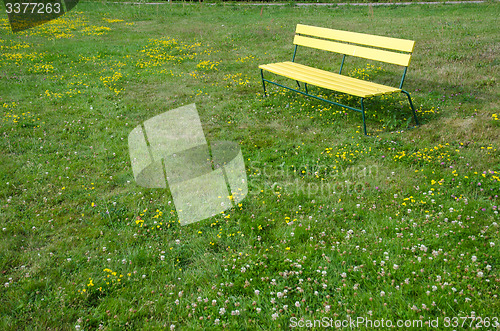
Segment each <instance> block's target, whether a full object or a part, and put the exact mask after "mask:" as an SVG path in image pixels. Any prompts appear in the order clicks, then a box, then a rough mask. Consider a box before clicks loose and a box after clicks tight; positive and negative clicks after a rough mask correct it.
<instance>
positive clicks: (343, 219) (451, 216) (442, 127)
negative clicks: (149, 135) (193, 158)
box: [0, 2, 500, 330]
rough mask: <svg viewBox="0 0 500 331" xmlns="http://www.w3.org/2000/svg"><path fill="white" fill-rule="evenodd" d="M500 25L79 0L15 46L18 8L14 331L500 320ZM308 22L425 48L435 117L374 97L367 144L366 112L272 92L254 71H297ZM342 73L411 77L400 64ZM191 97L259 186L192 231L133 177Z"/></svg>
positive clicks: (1, 45) (5, 315)
mask: <svg viewBox="0 0 500 331" xmlns="http://www.w3.org/2000/svg"><path fill="white" fill-rule="evenodd" d="M499 14H500V4H499V3H498V2H486V3H483V4H460V5H445V4H436V5H410V6H395V5H394V6H385V7H353V6H340V7H337V6H307V7H296V6H293V5H291V4H287V5H284V6H250V5H235V4H223V3H218V4H214V5H208V4H187V3H184V4H182V3H179V4H165V5H144V4H143V5H126V4H111V3H104V2H80V3H79V4H78V5H77V6H76V7H75V9H74V10H72V11H71V12H69V13H68V14H67V15H65V16H63V17H61V18H60V19H58V20H56V21H52V22H50V23H48V24H44V25H41V26H38V27H36V28H33V29H30V30H26V31H23V32H19V33H16V34H13V33H11V30H10V26H9V25H8V21H7V16H6V15H5V14H3V16H1V20H0V24H1V25H0V49H1V53H0V107H1V110H2V111H1V115H0V118H1V119H0V134H1V135H2V138H1V140H0V183H1V185H0V204H1V209H0V228H1V231H0V314H1V319H0V329H52V330H54V329H57V330H75V329H76V330H93V329H104V330H122V329H134V330H135V329H164V328H167V329H223V328H225V329H230V330H244V329H248V330H255V329H262V330H267V329H286V328H293V327H296V326H297V327H298V326H302V325H305V326H313V329H321V328H322V327H324V326H328V327H330V326H332V327H336V326H337V327H342V326H347V327H348V325H351V326H352V324H347V323H351V322H352V323H356V326H357V327H359V329H366V330H371V329H374V328H376V326H377V323H378V325H379V327H378V329H389V328H390V326H391V325H393V326H395V327H397V326H403V327H402V328H401V329H408V330H411V329H414V330H418V329H427V328H429V329H431V328H432V329H456V330H460V329H466V328H471V327H472V326H475V327H481V326H482V327H483V328H482V329H484V330H491V329H498V328H500V324H499V323H500V321H499V319H500V315H499V311H500V300H499V298H498V296H499V294H500V291H499V285H500V275H499V263H500V250H499V247H500V236H499V230H500V228H499V223H500V216H499V214H498V212H499V205H500V199H499V195H500V150H499V142H500V110H499V101H498V97H499V95H500V93H499V88H498V77H500V74H499V65H500V61H499V51H500V35H499V34H498V16H499ZM297 23H303V24H310V25H317V26H323V27H329V28H336V29H342V30H349V31H356V32H365V33H371V34H378V35H384V36H390V37H396V38H403V39H411V40H415V41H416V47H415V51H414V55H413V57H412V63H411V64H410V67H409V70H408V75H407V78H406V81H405V89H406V90H408V91H410V92H411V93H412V97H413V99H414V102H415V105H416V108H417V114H418V116H419V119H420V121H421V124H422V125H421V126H419V127H416V128H412V126H413V122H412V121H411V112H410V110H409V107H408V103H407V100H406V99H405V98H404V96H403V95H401V96H399V95H395V96H393V97H385V98H374V99H373V100H370V101H369V102H367V106H366V107H367V128H368V132H369V133H370V134H369V135H368V136H364V135H363V134H362V127H361V125H362V121H361V116H360V115H359V114H358V113H354V112H352V111H349V110H344V109H341V108H339V107H335V106H330V105H328V104H326V103H322V102H320V101H316V100H314V99H310V98H306V97H304V96H302V95H298V94H295V93H292V92H289V91H286V90H283V89H280V88H278V87H272V86H269V87H268V92H269V96H268V97H264V96H263V91H262V84H261V81H260V72H259V70H258V65H259V64H264V63H271V62H276V61H285V60H290V59H291V56H292V53H293V45H292V38H293V33H294V28H295V25H296V24H297ZM297 60H298V61H299V62H301V63H309V64H313V65H315V66H317V67H320V68H324V69H330V70H337V69H336V68H338V66H339V65H340V61H341V57H340V56H335V55H333V56H332V55H331V54H325V53H321V52H320V51H317V52H316V51H315V52H311V51H307V50H300V49H299V52H298V53H297ZM344 72H345V73H347V74H349V75H352V76H355V77H359V78H364V79H370V80H373V81H378V82H382V83H387V84H389V83H392V84H394V85H397V82H398V79H399V78H400V75H401V68H398V67H393V66H385V65H380V64H379V63H375V62H368V61H363V60H355V59H352V58H351V59H350V58H347V60H346V64H345V67H344ZM280 81H281V82H286V83H288V84H289V85H290V86H293V85H292V84H291V83H294V82H287V81H286V80H285V79H280ZM311 91H312V92H314V93H318V94H321V95H324V96H327V97H328V98H332V99H338V100H342V101H343V102H348V103H353V102H355V101H356V100H353V99H352V98H350V97H346V96H342V95H335V94H334V93H331V92H328V91H324V90H320V89H314V88H311ZM192 103H196V106H197V109H198V112H199V115H200V119H201V122H202V125H203V130H204V133H205V136H206V138H207V140H208V141H209V142H210V141H216V140H227V141H232V142H236V143H238V144H239V145H240V147H241V150H242V154H243V157H244V161H245V165H246V170H247V178H248V186H249V193H248V195H247V197H246V198H245V199H244V200H243V201H242V202H241V203H240V204H238V205H237V207H236V208H233V209H229V210H226V211H225V212H224V213H222V214H220V215H218V216H214V217H212V218H209V219H205V220H202V221H200V222H197V223H193V224H190V225H186V226H181V225H180V224H179V222H178V217H177V212H176V209H175V207H174V204H173V202H172V195H171V194H170V192H169V190H168V189H148V188H143V187H140V186H138V185H137V184H136V183H135V181H134V176H133V173H132V169H131V163H130V157H129V151H128V142H127V138H128V135H129V133H130V132H131V131H132V130H133V128H135V127H136V126H138V125H140V124H141V123H143V122H144V121H146V120H147V119H149V118H151V117H154V116H155V115H158V114H162V113H164V112H166V111H168V110H171V109H175V108H178V107H181V106H183V105H188V104H192ZM382 319H383V322H382ZM315 321H316V322H315ZM389 322H390V324H391V325H390V324H389ZM314 323H316V324H314ZM370 323H371V324H370ZM381 323H383V324H381ZM398 323H399V324H398ZM436 323H437V324H436ZM405 325H406V326H405Z"/></svg>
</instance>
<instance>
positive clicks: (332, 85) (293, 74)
mask: <svg viewBox="0 0 500 331" xmlns="http://www.w3.org/2000/svg"><path fill="white" fill-rule="evenodd" d="M264 69H265V70H267V71H270V72H272V73H275V74H278V75H280V76H284V77H287V78H290V79H293V80H298V81H300V82H302V83H307V84H310V85H315V86H319V87H323V88H326V89H329V90H332V91H338V92H342V93H348V94H351V95H355V96H358V97H362V98H366V97H368V96H372V93H369V92H367V91H363V90H359V89H356V88H352V87H349V86H346V85H342V84H341V83H339V82H335V81H329V80H326V79H321V78H316V77H312V76H311V75H307V74H303V73H300V72H297V71H295V70H289V69H287V68H280V67H279V66H272V67H267V68H264Z"/></svg>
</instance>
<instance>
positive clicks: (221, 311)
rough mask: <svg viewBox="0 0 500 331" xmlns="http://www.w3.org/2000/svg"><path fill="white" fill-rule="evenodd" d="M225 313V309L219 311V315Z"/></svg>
mask: <svg viewBox="0 0 500 331" xmlns="http://www.w3.org/2000/svg"><path fill="white" fill-rule="evenodd" d="M225 313H226V308H224V307H222V308H221V309H219V314H220V315H224V314H225Z"/></svg>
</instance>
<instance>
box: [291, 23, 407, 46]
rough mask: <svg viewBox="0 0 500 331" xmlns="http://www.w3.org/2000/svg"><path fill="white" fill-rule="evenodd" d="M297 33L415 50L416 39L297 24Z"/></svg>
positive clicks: (347, 41)
mask: <svg viewBox="0 0 500 331" xmlns="http://www.w3.org/2000/svg"><path fill="white" fill-rule="evenodd" d="M296 33H299V34H303V35H308V36H313V37H318V38H325V39H331V40H337V41H342V42H346V43H354V44H359V45H366V46H372V47H379V48H385V49H392V50H396V51H402V52H408V53H411V52H413V48H414V46H415V41H413V40H407V39H398V38H391V37H384V36H376V35H370V34H365V33H358V32H350V31H342V30H334V29H327V28H320V27H316V26H310V25H303V24H297V30H296Z"/></svg>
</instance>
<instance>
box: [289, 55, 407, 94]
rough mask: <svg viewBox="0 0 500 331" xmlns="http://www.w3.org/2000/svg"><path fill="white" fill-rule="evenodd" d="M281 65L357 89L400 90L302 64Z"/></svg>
mask: <svg viewBox="0 0 500 331" xmlns="http://www.w3.org/2000/svg"><path fill="white" fill-rule="evenodd" d="M283 63H286V64H287V65H288V66H291V67H293V68H294V70H297V71H303V72H309V73H310V74H312V75H314V74H317V75H320V76H324V77H327V78H328V79H335V80H339V81H342V82H343V84H347V85H352V86H359V87H366V88H369V89H371V90H373V89H377V91H378V90H383V91H387V92H391V93H392V92H394V91H400V89H397V88H395V87H392V86H387V85H382V84H377V83H373V82H369V81H366V80H362V79H357V78H354V77H348V76H344V75H339V74H337V73H333V72H329V71H325V70H321V69H317V68H313V67H309V66H305V65H303V64H299V63H295V62H283Z"/></svg>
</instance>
